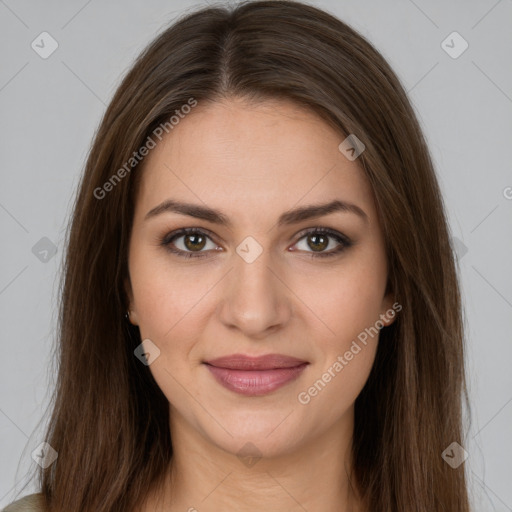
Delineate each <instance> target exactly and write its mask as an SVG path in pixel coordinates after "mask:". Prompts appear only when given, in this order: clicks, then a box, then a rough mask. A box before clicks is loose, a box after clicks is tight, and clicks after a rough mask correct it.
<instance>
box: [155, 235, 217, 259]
mask: <svg viewBox="0 0 512 512" xmlns="http://www.w3.org/2000/svg"><path fill="white" fill-rule="evenodd" d="M208 242H210V247H207V244H208ZM160 243H161V245H163V246H164V247H165V248H166V249H167V250H168V251H170V252H172V253H174V254H177V255H178V256H183V257H185V258H191V257H195V258H201V257H205V256H208V253H209V252H210V251H209V250H210V249H211V250H216V249H217V245H216V244H215V243H213V241H212V240H211V238H210V236H209V235H207V234H206V233H204V232H203V231H201V230H198V229H193V228H184V229H180V230H179V231H177V232H174V233H170V234H169V235H167V236H165V237H164V238H163V239H162V240H161V242H160ZM203 249H207V250H203Z"/></svg>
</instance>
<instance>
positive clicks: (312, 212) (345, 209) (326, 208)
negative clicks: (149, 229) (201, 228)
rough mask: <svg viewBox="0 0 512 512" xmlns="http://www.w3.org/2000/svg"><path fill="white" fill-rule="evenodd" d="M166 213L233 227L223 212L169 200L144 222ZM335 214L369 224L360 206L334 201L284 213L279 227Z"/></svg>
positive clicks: (154, 210)
mask: <svg viewBox="0 0 512 512" xmlns="http://www.w3.org/2000/svg"><path fill="white" fill-rule="evenodd" d="M165 212H171V213H178V214H181V215H188V216H189V217H194V218H196V219H202V220H206V221H208V222H211V223H213V224H218V225H221V226H226V227H228V228H230V227H232V223H231V221H230V220H229V218H228V217H227V216H226V215H224V214H223V213H222V212H221V211H219V210H216V209H214V208H210V207H208V206H202V205H198V204H193V203H184V202H181V201H176V200H173V199H167V200H166V201H164V202H163V203H161V204H159V205H158V206H155V207H154V208H152V209H151V210H150V211H149V212H148V213H147V214H146V216H145V217H144V220H148V219H151V218H153V217H155V216H157V215H160V214H162V213H165ZM334 212H342V213H353V214H356V215H357V216H359V217H360V218H361V219H363V220H364V222H365V223H368V221H369V219H368V216H367V215H366V213H365V212H364V210H362V209H361V208H360V207H359V206H357V205H355V204H352V203H347V202H346V201H341V200H338V199H337V200H334V201H331V202H329V203H323V204H315V205H308V206H301V207H299V208H294V209H291V210H288V211H286V212H284V213H283V214H282V215H281V216H280V217H279V219H278V221H277V225H278V226H283V225H292V224H297V223H298V222H302V221H304V220H308V219H313V218H316V217H322V216H324V215H328V214H330V213H334Z"/></svg>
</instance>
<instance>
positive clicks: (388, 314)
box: [380, 283, 402, 327]
mask: <svg viewBox="0 0 512 512" xmlns="http://www.w3.org/2000/svg"><path fill="white" fill-rule="evenodd" d="M401 310H402V305H401V304H399V303H398V302H397V301H396V300H395V294H394V292H393V290H391V287H390V286H389V283H388V286H387V287H386V294H385V296H384V299H383V300H382V306H381V315H380V319H381V321H382V323H383V324H384V325H385V326H386V327H387V326H388V325H391V324H392V323H393V322H394V321H395V320H396V317H397V316H398V312H399V311H401Z"/></svg>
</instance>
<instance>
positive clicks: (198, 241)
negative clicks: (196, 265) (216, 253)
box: [184, 234, 206, 251]
mask: <svg viewBox="0 0 512 512" xmlns="http://www.w3.org/2000/svg"><path fill="white" fill-rule="evenodd" d="M184 240H185V247H186V248H187V249H189V250H190V251H200V250H201V249H203V248H204V246H205V245H206V237H205V236H203V235H202V234H194V235H184Z"/></svg>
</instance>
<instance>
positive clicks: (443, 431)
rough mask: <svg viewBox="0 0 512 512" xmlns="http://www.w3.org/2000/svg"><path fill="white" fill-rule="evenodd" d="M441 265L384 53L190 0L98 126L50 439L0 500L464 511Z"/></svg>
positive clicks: (261, 14)
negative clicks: (25, 490) (25, 482)
mask: <svg viewBox="0 0 512 512" xmlns="http://www.w3.org/2000/svg"><path fill="white" fill-rule="evenodd" d="M458 286H459V285H458V280H457V274H456V268H455V263H454V257H453V251H452V247H451V244H450V237H449V231H448V226H447V221H446V217H445V213H444V208H443V202H442V198H441V194H440V190H439V186H438V183H437V180H436V176H435V172H434V170H433V166H432V162H431V159H430V156H429V152H428V149H427V146H426V144H425V140H424V137H423V135H422V133H421V130H420V127H419V124H418V121H417V119H416V116H415V114H414V111H413V109H412V107H411V105H410V103H409V101H408V99H407V97H406V94H405V92H404V90H403V87H402V86H401V84H400V83H399V80H398V79H397V77H396V76H395V74H394V73H393V72H392V70H391V69H390V67H389V65H388V64H387V63H386V62H385V60H384V59H383V57H382V56H381V55H380V54H379V53H378V52H377V51H376V50H375V49H374V48H373V47H372V46H371V45H370V44H369V43H368V42H367V41H366V40H365V39H364V38H362V37H361V36H360V35H359V34H357V33H356V32H355V31H354V30H352V29H351V28H349V27H348V26H347V25H346V24H344V23H343V22H341V21H339V20H338V19H336V18H334V17H332V16H331V15H329V14H327V13H325V12H323V11H321V10H319V9H317V8H314V7H311V6H308V5H306V4H302V3H299V2H283V1H263V2H251V3H244V4H240V5H238V6H237V7H235V8H232V9H228V8H220V7H209V8H205V9H201V10H199V11H196V12H194V13H191V14H188V15H187V16H185V17H183V18H182V19H181V20H179V21H178V22H177V23H175V24H173V25H172V26H171V27H170V28H169V29H167V30H166V31H165V32H163V33H162V34H161V35H159V36H158V37H157V38H156V39H155V41H154V42H153V43H152V44H151V45H150V46H149V47H148V48H147V49H146V50H145V51H144V52H143V54H142V55H141V56H140V57H139V58H138V60H137V62H136V63H135V65H134V66H133V68H132V69H131V70H130V72H129V73H128V74H127V76H126V78H125V79H124V81H123V82H122V84H121V85H120V87H119V89H118V91H117V92H116V94H115V96H114V98H113V100H112V102H111V104H110V106H109V107H108V110H107V112H106V114H105V116H104V119H103V120H102V122H101V125H100V128H99V131H98V133H97V135H96V139H95V142H94V145H93V147H92V149H91V152H90V155H89V158H88V161H87V165H86V169H85V173H84V175H83V179H82V182H81V184H80V188H79V192H78V196H77V199H76V204H75V210H74V216H73V219H72V223H71V226H70V232H69V240H68V251H67V259H66V268H65V274H64V283H63V293H62V303H61V319H60V337H59V343H60V345H59V347H60V354H59V356H60V370H59V378H58V386H57V390H56V394H55V400H54V403H53V409H52V417H51V421H50V425H49V427H48V431H47V436H46V441H47V443H48V446H46V445H45V449H47V453H56V454H58V457H57V459H56V460H54V461H52V462H51V463H50V459H47V458H45V457H46V455H44V454H43V455H42V457H43V459H44V460H45V461H46V462H47V464H45V463H42V464H41V469H40V470H39V478H40V480H39V481H40V488H41V493H39V494H35V495H31V496H29V497H27V498H25V501H23V500H21V501H18V502H16V503H14V504H13V505H11V506H10V507H8V508H7V509H6V510H48V511H64V510H66V511H84V512H85V511H95V512H103V511H104V512H107V511H143V512H149V511H160V510H162V511H163V510H168V511H171V512H173V511H175V510H176V511H177V510H189V511H194V510H198V511H218V510H225V509H233V510H240V511H246V510H247V511H248V510H251V511H255V510H288V511H292V510H293V511H294V510H297V511H298V510H309V511H315V510H325V511H340V510H341V511H343V512H349V511H351V512H370V511H372V512H373V511H379V512H384V511H387V512H392V511H393V512H396V511H400V512H405V511H407V512H427V511H429V512H431V511H433V510H436V511H441V510H449V511H451V512H452V511H453V512H455V511H457V512H467V511H469V503H468V493H467V489H466V480H465V475H464V465H463V464H462V463H460V464H449V463H447V462H446V461H445V460H446V457H443V456H442V454H443V453H444V452H445V451H446V449H449V450H451V451H450V452H449V453H450V454H451V455H450V456H452V457H456V456H457V450H456V448H457V447H458V446H459V445H463V444H464V440H463V425H462V403H463V402H462V400H463V399H464V400H465V401H466V403H467V393H466V387H465V376H464V354H463V328H462V320H461V304H460V296H459V288H458ZM453 443H457V444H455V445H454V444H453ZM450 447H451V448H450ZM453 447H455V449H454V448H453ZM52 450H55V452H52ZM43 466H47V467H45V468H43ZM30 507H32V508H30Z"/></svg>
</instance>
